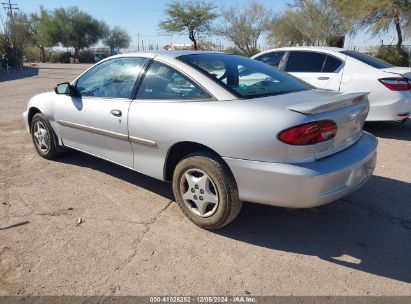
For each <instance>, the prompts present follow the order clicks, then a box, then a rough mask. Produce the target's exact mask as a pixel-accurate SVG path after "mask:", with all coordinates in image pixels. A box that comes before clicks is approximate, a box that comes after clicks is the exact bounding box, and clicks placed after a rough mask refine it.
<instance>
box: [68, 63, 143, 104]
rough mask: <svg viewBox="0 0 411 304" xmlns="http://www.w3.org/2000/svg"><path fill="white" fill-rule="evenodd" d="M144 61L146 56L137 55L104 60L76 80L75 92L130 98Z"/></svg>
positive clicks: (90, 95) (103, 96)
mask: <svg viewBox="0 0 411 304" xmlns="http://www.w3.org/2000/svg"><path fill="white" fill-rule="evenodd" d="M146 61H147V59H146V58H137V57H124V58H115V59H110V60H107V61H104V62H102V63H100V64H98V65H96V66H95V67H94V68H92V69H91V70H89V71H88V72H87V73H85V74H84V75H83V76H81V77H80V78H79V79H78V80H77V83H76V89H77V92H78V93H79V94H80V95H81V96H83V97H100V98H131V92H132V91H133V88H134V84H135V82H136V80H137V77H138V75H139V74H140V72H141V70H142V68H143V66H144V64H145V63H146Z"/></svg>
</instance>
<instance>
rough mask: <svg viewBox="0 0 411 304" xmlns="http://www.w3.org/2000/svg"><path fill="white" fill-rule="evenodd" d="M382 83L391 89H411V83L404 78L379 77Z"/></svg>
mask: <svg viewBox="0 0 411 304" xmlns="http://www.w3.org/2000/svg"><path fill="white" fill-rule="evenodd" d="M378 81H379V82H381V83H382V84H383V85H385V86H386V87H387V88H389V89H390V90H391V91H408V90H411V84H410V83H409V81H408V80H407V79H406V78H403V77H397V78H381V79H378Z"/></svg>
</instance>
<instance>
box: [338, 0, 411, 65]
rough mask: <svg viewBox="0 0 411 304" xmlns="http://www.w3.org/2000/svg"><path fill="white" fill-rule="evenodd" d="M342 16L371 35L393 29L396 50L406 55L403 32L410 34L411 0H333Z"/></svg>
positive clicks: (356, 27)
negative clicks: (403, 47) (395, 37)
mask: <svg viewBox="0 0 411 304" xmlns="http://www.w3.org/2000/svg"><path fill="white" fill-rule="evenodd" d="M334 3H335V5H336V6H337V7H338V8H339V9H340V10H341V12H342V14H343V16H344V17H345V18H347V19H350V20H352V22H353V24H354V26H355V29H356V30H358V29H366V30H368V31H370V32H371V33H372V34H373V35H377V34H379V33H380V32H387V31H388V30H390V29H393V28H394V29H395V31H396V33H397V45H396V50H397V52H398V53H399V54H401V55H403V56H404V57H405V56H406V52H405V51H404V50H403V49H402V43H403V39H404V34H407V33H408V34H410V32H409V29H410V26H411V1H409V0H367V1H357V0H334Z"/></svg>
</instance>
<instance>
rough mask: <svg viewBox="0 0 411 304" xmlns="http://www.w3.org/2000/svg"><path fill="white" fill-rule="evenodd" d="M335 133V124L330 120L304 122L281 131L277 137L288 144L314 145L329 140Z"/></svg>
mask: <svg viewBox="0 0 411 304" xmlns="http://www.w3.org/2000/svg"><path fill="white" fill-rule="evenodd" d="M336 134H337V125H336V124H335V122H333V121H332V120H320V121H315V122H309V123H305V124H302V125H299V126H295V127H292V128H289V129H287V130H284V131H282V132H281V133H280V134H279V135H278V139H279V140H281V141H282V142H284V143H286V144H290V145H296V146H302V145H314V144H317V143H320V142H323V141H327V140H330V139H332V138H334V137H335V135H336Z"/></svg>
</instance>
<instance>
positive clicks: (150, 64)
mask: <svg viewBox="0 0 411 304" xmlns="http://www.w3.org/2000/svg"><path fill="white" fill-rule="evenodd" d="M368 109H369V103H368V99H367V93H352V94H341V93H337V92H332V91H326V90H317V89H313V88H312V87H310V86H309V85H308V84H306V83H304V82H302V81H300V80H298V79H296V78H294V77H293V76H290V75H289V74H287V73H284V72H281V71H279V70H277V69H275V68H272V67H270V66H268V65H266V64H264V63H262V62H258V61H255V60H252V59H248V58H245V57H242V56H236V55H228V54H223V53H211V52H152V53H131V54H125V55H119V56H114V57H110V58H107V59H105V60H103V61H101V62H99V63H98V64H96V65H94V66H93V67H91V68H90V69H88V70H87V71H85V72H84V73H83V74H81V75H80V76H79V77H78V78H77V79H75V80H74V81H72V82H71V83H62V84H59V85H57V87H56V88H55V91H54V92H49V93H43V94H39V95H36V96H34V97H33V98H32V99H31V100H30V102H29V103H28V106H27V110H26V111H25V112H24V114H23V116H24V121H25V123H26V126H27V130H28V131H30V133H31V135H32V138H33V142H34V146H35V148H36V150H37V152H38V153H39V154H40V155H41V156H43V157H44V158H47V159H51V158H54V157H56V156H58V155H59V154H60V153H61V152H62V151H63V149H64V148H65V147H67V148H72V149H76V150H79V151H82V152H85V153H88V154H91V155H94V156H97V157H100V158H103V159H106V160H109V161H111V162H114V163H116V164H119V165H121V166H124V167H127V168H130V169H132V170H135V171H138V172H141V173H144V174H146V175H149V176H152V177H155V178H157V179H160V180H165V181H171V182H172V187H173V192H174V195H175V200H176V202H177V203H178V205H179V206H180V208H181V210H182V211H183V212H184V213H185V214H186V216H187V217H188V218H189V219H190V220H191V221H193V222H194V223H195V224H197V225H198V226H200V227H203V228H208V229H213V228H219V227H222V226H224V225H226V224H227V223H229V222H230V221H232V220H233V219H234V218H235V217H236V216H237V214H238V213H239V211H240V209H241V205H242V201H250V202H256V203H262V204H267V205H274V206H282V207H290V208H308V207H314V206H318V205H322V204H326V203H328V202H331V201H334V200H337V199H338V198H341V197H342V196H344V195H346V194H348V193H350V192H352V191H354V190H355V189H357V188H358V187H360V186H361V185H363V184H364V183H365V182H366V181H367V179H368V178H369V177H370V176H371V174H372V172H373V170H374V167H375V161H376V148H377V139H376V138H375V137H374V136H373V135H371V134H369V133H367V132H364V131H363V123H364V120H365V118H366V116H367V113H368Z"/></svg>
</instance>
